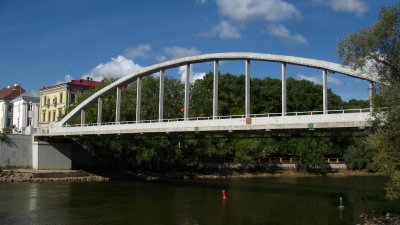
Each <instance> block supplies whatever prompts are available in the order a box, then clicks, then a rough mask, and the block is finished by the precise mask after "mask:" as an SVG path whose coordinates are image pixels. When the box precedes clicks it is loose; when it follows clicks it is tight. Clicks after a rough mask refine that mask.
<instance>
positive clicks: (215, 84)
mask: <svg viewBox="0 0 400 225" xmlns="http://www.w3.org/2000/svg"><path fill="white" fill-rule="evenodd" d="M217 116H218V60H215V61H214V82H213V119H215V118H216V117H217Z"/></svg>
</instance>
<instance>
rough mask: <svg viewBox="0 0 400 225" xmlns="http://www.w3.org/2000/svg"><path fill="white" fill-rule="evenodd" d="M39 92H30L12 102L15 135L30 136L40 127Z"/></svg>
mask: <svg viewBox="0 0 400 225" xmlns="http://www.w3.org/2000/svg"><path fill="white" fill-rule="evenodd" d="M39 102H40V98H39V91H37V90H30V91H28V92H25V93H23V94H21V95H19V96H18V97H16V98H14V99H13V100H11V101H10V103H11V105H12V107H13V110H12V111H13V117H12V120H13V123H12V124H13V133H16V134H26V135H30V134H32V133H34V132H35V131H36V129H37V128H38V125H39V106H40V105H39Z"/></svg>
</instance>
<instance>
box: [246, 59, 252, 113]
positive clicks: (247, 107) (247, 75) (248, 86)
mask: <svg viewBox="0 0 400 225" xmlns="http://www.w3.org/2000/svg"><path fill="white" fill-rule="evenodd" d="M245 65H246V66H245V74H246V78H245V79H246V80H245V85H246V87H245V92H246V94H245V115H246V118H248V117H250V114H251V112H250V60H249V59H248V60H246V64H245Z"/></svg>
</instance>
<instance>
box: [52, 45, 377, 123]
mask: <svg viewBox="0 0 400 225" xmlns="http://www.w3.org/2000/svg"><path fill="white" fill-rule="evenodd" d="M224 60H256V61H266V62H277V63H283V64H292V65H299V66H304V67H311V68H317V69H321V70H324V71H325V73H326V71H330V72H334V73H341V74H344V75H347V76H351V77H354V78H358V79H362V80H369V81H373V82H379V80H378V78H377V76H376V75H373V74H366V73H363V72H361V71H354V70H352V69H351V68H349V67H344V66H342V65H339V64H337V63H332V62H328V61H323V60H317V59H309V58H302V57H296V56H285V55H274V54H263V53H253V52H227V53H213V54H203V55H197V56H190V57H184V58H179V59H173V60H170V61H166V62H162V63H159V64H155V65H153V66H149V67H146V68H143V69H141V70H139V71H136V72H134V73H132V74H130V75H127V76H125V77H122V78H120V79H118V80H116V81H115V82H113V83H111V84H109V85H108V86H106V87H104V88H103V89H101V90H100V91H98V92H96V93H95V94H93V95H92V96H90V97H89V98H87V99H86V100H85V101H83V102H82V103H80V104H79V105H78V106H77V107H76V108H74V109H73V110H72V111H71V112H70V113H68V114H67V115H66V116H65V117H64V118H63V119H62V120H61V121H60V122H59V123H58V126H62V125H64V124H66V123H67V122H68V121H70V120H71V119H72V118H73V117H75V116H77V115H78V114H79V112H80V111H81V110H84V109H85V108H86V107H87V106H89V105H90V104H92V103H93V102H95V101H96V100H97V99H98V98H100V97H102V96H103V95H105V94H107V93H109V92H111V91H112V90H116V89H117V88H118V87H120V86H123V85H125V84H128V83H132V82H134V81H135V80H137V79H138V78H142V77H146V76H149V75H151V74H154V73H157V72H160V71H163V70H165V69H169V68H176V67H179V66H183V65H190V64H195V63H202V62H212V61H224Z"/></svg>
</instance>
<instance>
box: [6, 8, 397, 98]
mask: <svg viewBox="0 0 400 225" xmlns="http://www.w3.org/2000/svg"><path fill="white" fill-rule="evenodd" d="M395 3H397V1H394V0H379V1H377V0H301V1H299V0H170V1H155V0H146V1H128V0H125V1H117V0H114V1H102V0H84V1H82V0H38V1H28V0H27V1H22V0H21V1H20V0H2V1H0V47H1V48H0V62H1V63H0V71H1V75H0V86H1V87H4V86H7V85H10V84H14V83H18V84H21V85H22V86H23V87H24V88H25V89H38V88H41V87H42V86H49V85H53V84H55V83H57V82H62V81H64V80H69V79H71V78H73V79H79V78H81V77H85V76H88V75H90V76H92V77H94V78H95V79H101V78H102V77H104V76H106V75H108V76H114V77H118V76H121V75H126V74H128V73H130V72H133V71H135V70H137V69H140V68H142V67H145V66H150V65H152V64H155V63H158V62H161V61H164V60H168V59H172V58H177V57H182V56H188V55H196V54H203V53H214V52H230V51H251V52H260V53H270V54H282V55H293V56H300V57H306V58H315V59H321V60H327V61H332V62H339V61H338V56H337V54H336V45H337V42H338V40H339V38H340V37H342V36H343V35H344V34H346V33H351V32H355V31H357V30H359V29H360V28H362V27H366V26H370V25H371V24H373V23H374V22H375V21H376V20H377V19H378V11H379V8H380V6H382V5H391V4H395ZM220 69H221V72H231V73H236V74H240V73H243V70H244V63H243V62H240V61H239V62H227V63H223V64H222V65H221V66H220ZM209 70H211V65H210V64H207V63H204V64H201V65H195V66H194V68H193V71H192V73H193V75H194V76H195V77H196V78H200V77H201V75H202V74H203V73H204V72H207V71H209ZM70 72H71V74H70ZM180 72H182V71H181V70H180V69H172V70H170V71H168V74H169V75H170V76H174V77H179V74H180ZM279 73H280V71H279V65H278V64H274V63H259V62H257V63H253V64H252V70H251V75H252V76H253V77H264V76H271V77H279ZM288 75H289V77H293V78H296V79H308V80H312V81H314V82H317V83H318V82H320V79H321V78H320V76H321V71H319V70H315V69H307V68H302V67H295V66H290V67H289V68H288ZM330 77H331V78H330V82H329V87H330V88H332V89H333V90H334V91H335V92H336V93H339V94H340V95H341V96H342V98H343V99H345V100H348V99H350V98H361V99H367V98H368V90H367V88H368V84H367V82H365V81H359V80H355V79H350V78H348V77H345V76H342V75H339V74H333V75H330Z"/></svg>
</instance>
